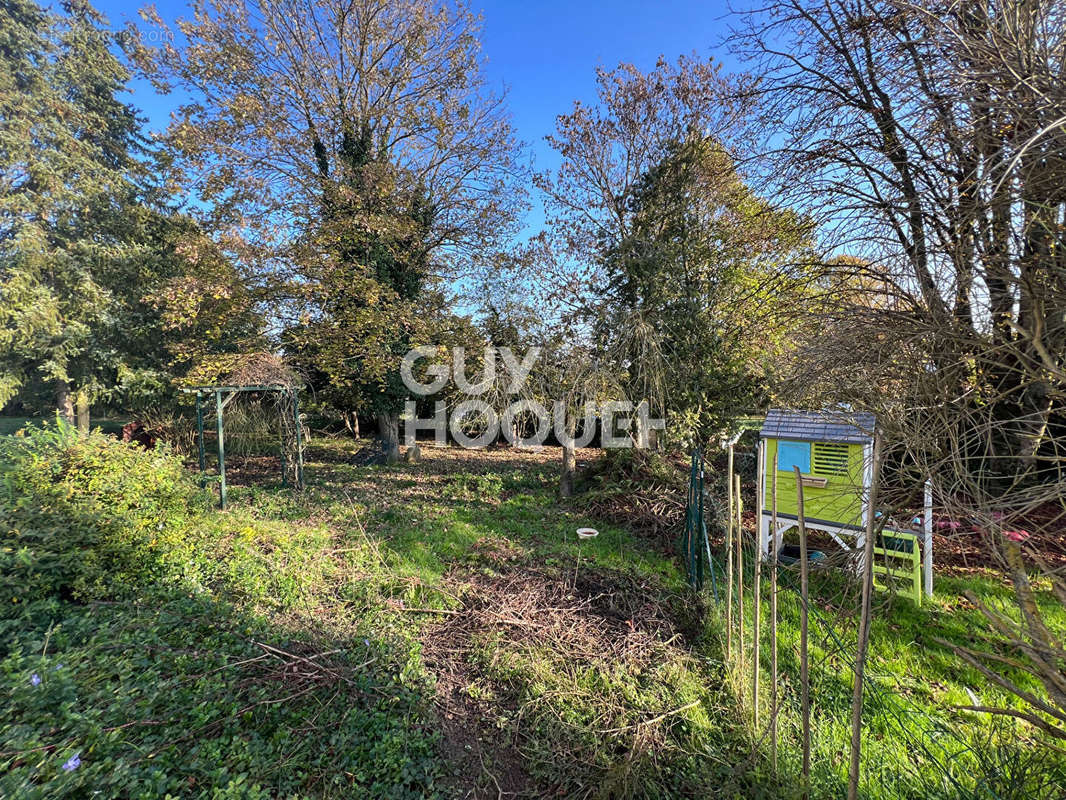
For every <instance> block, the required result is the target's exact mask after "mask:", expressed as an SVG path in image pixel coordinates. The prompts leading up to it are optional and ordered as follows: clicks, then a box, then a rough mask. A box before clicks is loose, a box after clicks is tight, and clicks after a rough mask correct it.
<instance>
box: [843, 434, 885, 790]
mask: <svg viewBox="0 0 1066 800" xmlns="http://www.w3.org/2000/svg"><path fill="white" fill-rule="evenodd" d="M880 462H881V437H879V436H874V449H873V465H872V467H871V476H872V480H871V481H870V502H869V505H867V507H866V541H865V542H864V544H863V562H862V563H863V568H862V611H861V613H860V614H859V642H858V645H857V647H856V653H855V684H854V686H853V687H852V692H851V763H850V764H849V766H848V800H856V798H857V797H858V793H859V756H860V754H861V750H862V689H863V675H864V674H865V672H866V650H867V646H868V645H869V642H870V602H871V596H872V595H873V584H874V560H873V554H874V533H875V530H874V528H875V522H874V518H875V517H876V516H877V513H876V511H877V481H878V479H879V478H880V471H881V463H880Z"/></svg>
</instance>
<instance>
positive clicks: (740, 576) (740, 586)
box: [736, 475, 744, 694]
mask: <svg viewBox="0 0 1066 800" xmlns="http://www.w3.org/2000/svg"><path fill="white" fill-rule="evenodd" d="M736 495H737V657H738V658H737V663H738V664H740V668H741V670H743V669H744V502H743V500H741V497H740V476H739V475H737V476H736ZM741 693H742V694H743V691H742V692H741Z"/></svg>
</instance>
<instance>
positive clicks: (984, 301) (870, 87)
mask: <svg viewBox="0 0 1066 800" xmlns="http://www.w3.org/2000/svg"><path fill="white" fill-rule="evenodd" d="M740 19H741V24H740V26H739V28H738V29H737V30H736V31H735V32H734V34H733V36H732V38H731V42H732V45H733V46H734V48H735V49H736V50H737V51H738V52H739V53H741V54H742V55H744V56H745V57H747V58H748V59H749V60H750V63H751V64H752V67H753V69H754V70H755V72H756V73H757V75H758V81H757V87H758V88H757V90H756V91H754V92H753V93H752V94H751V95H750V97H751V99H752V100H753V101H754V100H757V101H758V102H759V104H760V107H761V114H762V118H763V120H764V122H765V125H766V130H767V139H766V141H765V142H764V143H763V150H764V152H766V153H769V159H768V165H769V169H767V170H766V178H767V181H768V182H769V183H770V184H772V185H773V187H774V189H775V190H776V191H777V192H778V193H779V194H780V196H783V197H787V198H789V199H790V200H791V201H792V202H793V203H795V204H796V205H798V206H799V207H802V208H804V209H806V210H808V211H809V212H810V213H811V214H813V215H816V216H817V217H818V218H819V219H820V221H821V222H822V230H823V231H824V232H825V234H826V238H827V244H828V249H829V251H830V252H835V253H837V254H839V253H849V254H851V255H852V256H856V257H858V258H849V259H844V260H837V261H836V262H833V263H830V264H829V265H828V266H829V269H828V271H827V275H826V276H825V283H826V285H827V286H828V287H829V288H830V289H831V290H832V291H831V293H832V294H833V296H834V297H833V299H834V303H833V304H831V305H828V306H827V307H826V309H825V310H826V313H825V315H824V316H823V318H822V322H823V329H822V331H821V332H820V333H819V334H818V335H817V336H816V337H810V338H809V339H808V340H807V341H806V343H805V345H804V347H803V348H802V350H801V352H800V353H799V357H798V358H797V359H796V364H797V367H798V369H797V370H796V372H795V375H794V381H793V383H792V386H791V390H792V397H793V398H794V399H796V400H797V402H802V401H803V399H804V398H806V399H807V400H808V401H811V402H824V401H825V399H826V398H835V399H840V400H850V401H853V402H859V403H861V404H863V405H865V406H867V407H870V408H872V409H875V410H877V411H878V412H879V413H880V419H881V423H882V425H883V427H884V429H885V432H886V440H887V441H889V442H895V443H896V446H897V451H898V452H897V453H896V456H898V458H899V459H900V462H901V463H902V464H903V468H902V469H903V472H902V477H906V478H910V479H912V480H913V481H914V482H915V483H918V482H920V481H921V480H924V478H925V477H926V476H930V477H931V478H932V479H933V481H934V485H935V490H936V494H937V496H938V498H939V501H940V504H941V505H942V506H943V507H945V508H946V509H947V510H948V512H949V513H951V514H952V515H953V516H955V517H956V518H957V519H960V520H962V521H964V522H965V524H966V525H967V526H969V525H974V526H976V527H977V528H978V529H980V531H981V532H982V533H983V535H984V536H985V546H986V547H987V548H988V549H989V551H990V552H992V553H993V554H994V556H995V558H996V559H997V560H998V561H999V563H1000V564H1001V566H1002V567H1003V569H1004V570H1005V571H1006V572H1007V574H1008V575H1009V576H1010V579H1011V582H1012V584H1013V586H1014V589H1015V595H1016V599H1017V604H1018V613H1017V616H1016V617H1012V618H1008V617H1006V616H1004V615H1001V614H998V613H996V612H993V611H991V610H988V611H987V615H988V618H989V620H990V622H991V624H992V627H993V629H994V631H995V632H996V635H997V636H998V638H999V639H1000V644H998V645H996V647H1001V643H1002V642H1003V641H1005V642H1006V643H1007V644H1008V645H1009V647H1010V648H1011V650H1012V653H1011V655H1010V657H1009V658H1006V659H1004V658H1003V656H1002V655H995V654H993V653H990V652H989V650H988V649H987V648H981V647H978V646H975V647H974V649H971V650H963V649H961V648H960V649H959V652H960V655H961V656H962V657H963V658H965V659H966V660H968V661H969V662H970V663H972V664H974V665H975V666H977V667H978V668H979V669H980V670H981V671H982V672H984V673H985V674H986V676H988V677H989V678H990V679H991V680H993V681H995V682H996V683H998V684H999V685H1001V686H1003V687H1005V688H1007V689H1008V690H1010V691H1012V692H1014V693H1015V694H1017V695H1018V696H1019V697H1021V698H1022V699H1023V700H1025V701H1026V702H1027V703H1028V704H1029V710H1028V711H1026V712H1019V711H1016V710H1014V711H1010V712H1006V711H1004V710H1002V709H1000V710H999V711H1000V712H1001V713H1012V714H1013V715H1015V716H1020V717H1022V718H1024V719H1027V720H1028V721H1029V722H1031V723H1032V724H1034V725H1035V726H1037V727H1039V728H1041V729H1043V730H1045V731H1046V732H1049V733H1052V734H1054V735H1056V736H1060V737H1064V736H1066V691H1064V690H1066V652H1064V651H1063V648H1062V644H1061V642H1062V636H1061V632H1058V633H1056V632H1054V631H1051V630H1049V628H1048V626H1047V624H1046V623H1045V621H1044V619H1043V618H1042V616H1041V614H1040V611H1039V609H1038V607H1037V605H1036V602H1035V600H1034V595H1035V590H1034V587H1033V584H1032V581H1031V579H1030V577H1029V575H1030V571H1031V570H1032V569H1033V567H1034V566H1039V565H1040V563H1041V561H1040V558H1039V552H1040V550H1041V548H1042V547H1045V546H1047V544H1046V543H1047V542H1048V540H1049V539H1050V533H1051V532H1052V531H1054V530H1055V529H1056V528H1058V527H1060V526H1061V525H1062V519H1063V509H1064V508H1066V481H1064V476H1063V473H1062V463H1063V462H1062V454H1061V452H1060V450H1059V447H1058V445H1057V443H1056V437H1055V435H1054V434H1055V433H1057V432H1059V431H1061V430H1062V424H1063V420H1062V412H1063V410H1064V403H1066V380H1064V378H1066V372H1064V364H1063V358H1064V356H1066V241H1064V239H1066V225H1064V223H1066V189H1064V187H1066V155H1064V154H1066V80H1064V78H1066V6H1063V4H1062V3H1060V2H1045V1H1044V0H1031V1H1029V0H1027V1H1026V2H1006V0H992V1H991V2H983V3H973V2H963V1H962V0H958V1H956V0H949V2H942V3H933V2H916V1H915V0H818V2H814V1H813V0H785V2H781V3H777V4H774V5H773V6H771V7H767V8H765V9H760V10H756V11H753V12H750V13H748V14H745V15H742V16H741V17H740ZM886 499H888V500H892V498H886ZM907 499H908V498H906V497H903V496H897V497H896V498H895V501H896V502H898V503H900V504H903V503H906V502H907ZM1024 552H1029V553H1030V554H1031V555H1032V558H1031V559H1030V560H1029V561H1028V562H1026V559H1025V558H1024ZM1051 577H1052V582H1053V584H1054V586H1055V591H1056V592H1058V597H1059V599H1060V600H1062V599H1064V598H1066V592H1063V587H1062V584H1061V581H1060V578H1061V576H1059V575H1056V574H1052V576H1051ZM1008 665H1009V666H1011V667H1015V668H1018V669H1022V670H1025V671H1028V672H1030V673H1032V674H1033V675H1035V676H1036V677H1037V678H1038V679H1039V681H1040V683H1041V684H1042V686H1043V687H1044V690H1045V691H1044V693H1043V695H1042V696H1041V695H1039V693H1033V692H1027V691H1025V690H1023V689H1021V688H1020V687H1019V686H1018V685H1017V683H1015V682H1014V681H1012V680H1010V679H1009V678H1008V677H1007V676H1006V675H1005V672H1004V667H1006V666H1008ZM981 710H991V709H981Z"/></svg>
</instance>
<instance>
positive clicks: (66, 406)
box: [56, 380, 74, 425]
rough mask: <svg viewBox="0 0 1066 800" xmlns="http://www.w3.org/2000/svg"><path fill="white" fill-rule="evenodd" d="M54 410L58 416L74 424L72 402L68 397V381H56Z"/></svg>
mask: <svg viewBox="0 0 1066 800" xmlns="http://www.w3.org/2000/svg"><path fill="white" fill-rule="evenodd" d="M56 408H57V409H58V410H59V415H60V416H61V417H63V419H65V420H66V421H67V422H69V423H70V424H71V425H73V424H74V400H73V398H72V397H71V395H70V381H63V380H60V381H56Z"/></svg>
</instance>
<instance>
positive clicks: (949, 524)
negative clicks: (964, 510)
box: [936, 519, 962, 531]
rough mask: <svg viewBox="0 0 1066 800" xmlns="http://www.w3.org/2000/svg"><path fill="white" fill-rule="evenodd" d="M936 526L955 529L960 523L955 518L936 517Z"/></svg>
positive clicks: (960, 525) (949, 529) (950, 529)
mask: <svg viewBox="0 0 1066 800" xmlns="http://www.w3.org/2000/svg"><path fill="white" fill-rule="evenodd" d="M936 527H937V528H938V529H940V530H942V531H943V530H948V531H957V530H958V529H959V528H961V527H962V523H961V522H959V521H958V520H957V519H938V520H937V521H936Z"/></svg>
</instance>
